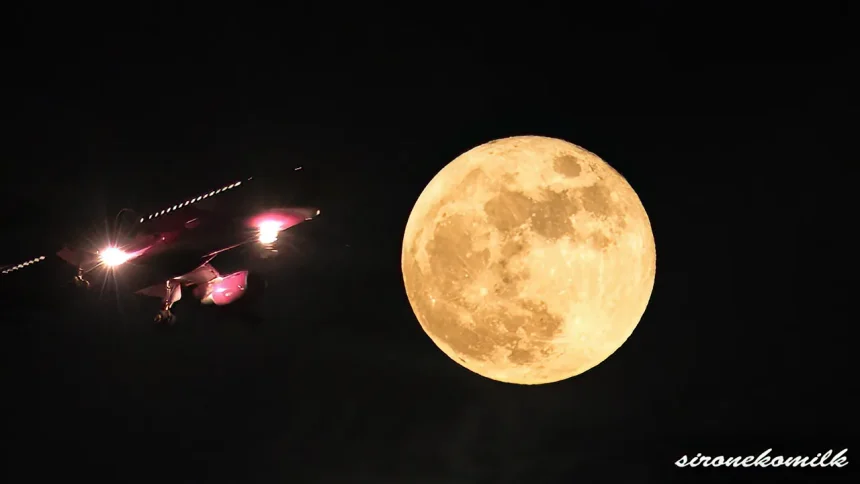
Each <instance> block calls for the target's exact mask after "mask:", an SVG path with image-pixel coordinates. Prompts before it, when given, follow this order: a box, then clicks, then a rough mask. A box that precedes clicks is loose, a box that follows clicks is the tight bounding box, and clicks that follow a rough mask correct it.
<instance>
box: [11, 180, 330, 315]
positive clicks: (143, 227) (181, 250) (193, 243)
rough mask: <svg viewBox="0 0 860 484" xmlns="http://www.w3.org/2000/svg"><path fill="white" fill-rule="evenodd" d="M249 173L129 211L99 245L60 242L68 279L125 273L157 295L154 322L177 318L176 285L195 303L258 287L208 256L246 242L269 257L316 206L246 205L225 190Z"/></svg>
mask: <svg viewBox="0 0 860 484" xmlns="http://www.w3.org/2000/svg"><path fill="white" fill-rule="evenodd" d="M298 169H300V168H297V170H298ZM252 179H253V178H248V179H246V180H244V181H241V180H240V181H234V182H232V183H228V184H226V185H224V186H222V187H219V188H216V189H213V190H210V191H208V192H205V193H201V194H198V195H196V196H194V197H191V198H188V199H185V200H182V201H180V202H178V203H176V204H172V205H170V206H168V207H165V208H164V209H161V210H158V211H154V212H152V213H149V214H147V215H143V216H140V215H136V216H135V219H134V220H133V221H132V222H131V224H130V225H131V226H130V227H127V228H126V229H125V230H122V232H124V233H123V234H120V235H117V236H116V240H112V241H111V240H109V241H108V242H107V243H106V244H104V245H103V246H102V247H99V248H95V247H91V245H92V244H87V243H84V244H78V245H76V246H73V247H69V246H68V245H65V246H63V247H62V248H61V249H60V250H59V251H57V252H56V255H57V257H59V258H60V259H61V260H62V261H65V262H66V263H68V264H70V265H72V266H74V267H75V268H76V269H77V273H76V275H75V276H74V278H73V282H74V285H75V286H76V287H78V288H82V289H88V288H90V287H91V285H92V284H91V277H90V276H91V275H93V274H94V273H98V272H100V271H101V272H104V275H105V276H113V277H114V278H116V277H118V276H120V275H122V276H129V277H124V278H123V279H124V281H126V280H128V279H131V280H132V281H133V282H134V283H136V284H137V286H136V287H140V289H137V290H136V291H135V293H136V294H139V295H143V296H150V297H155V298H159V299H160V300H161V304H160V307H159V310H158V311H157V313H156V314H155V317H154V318H153V321H154V322H155V323H156V324H168V325H173V324H174V323H175V322H176V316H175V315H174V314H173V312H172V311H171V309H172V307H173V305H174V304H176V302H178V301H179V300H180V299H181V297H182V293H183V291H186V292H187V293H190V295H191V296H192V297H193V298H195V299H197V300H199V301H200V302H201V303H202V304H213V305H215V306H225V305H229V304H233V303H235V302H236V301H238V300H240V299H242V298H243V297H244V298H245V299H248V298H249V296H248V294H249V292H254V291H258V293H259V291H260V290H262V288H263V284H264V281H262V280H259V279H256V278H254V277H253V276H254V275H253V274H251V271H250V270H249V269H247V268H244V269H241V270H237V271H233V272H230V273H226V274H224V273H222V272H221V271H219V270H218V269H216V267H215V265H214V264H215V259H216V258H218V257H219V256H220V257H222V258H223V257H224V254H225V253H229V252H236V249H240V248H247V247H249V246H253V249H254V251H253V252H254V253H256V254H257V255H259V256H260V257H271V256H275V255H277V254H278V241H279V238H278V237H279V234H280V233H281V232H283V231H285V230H288V229H290V228H292V227H295V226H296V225H298V224H301V223H303V222H305V221H308V220H312V219H313V218H315V217H316V216H318V215H319V214H320V210H319V209H316V208H308V207H264V208H260V207H248V204H247V203H245V204H243V203H236V202H235V201H231V200H229V198H230V197H225V196H224V195H226V194H228V193H232V192H235V191H237V190H241V188H243V187H245V185H246V184H247V183H248V182H249V181H251V180H252ZM121 213H122V212H121ZM45 260H46V257H45V256H39V257H35V258H33V259H30V260H28V261H26V262H23V263H20V264H14V265H9V266H6V267H2V268H0V272H2V274H12V273H14V272H17V271H20V270H23V269H25V268H27V267H29V266H32V265H34V264H37V263H40V262H43V261H45Z"/></svg>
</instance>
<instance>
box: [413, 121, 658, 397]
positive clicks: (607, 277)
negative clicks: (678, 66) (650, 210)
mask: <svg viewBox="0 0 860 484" xmlns="http://www.w3.org/2000/svg"><path fill="white" fill-rule="evenodd" d="M655 265H656V253H655V248H654V240H653V235H652V233H651V228H650V222H649V220H648V217H647V214H646V212H645V210H644V208H643V207H642V204H641V202H640V201H639V198H638V196H637V195H636V193H635V192H634V191H633V189H632V188H631V187H630V185H629V184H628V183H627V181H626V180H625V179H624V178H623V177H622V176H621V175H620V174H618V173H617V172H616V171H615V170H614V169H612V168H611V167H610V166H609V165H608V164H606V163H605V162H603V160H601V159H600V158H598V157H597V156H596V155H594V154H592V153H590V152H588V151H586V150H584V149H582V148H580V147H578V146H576V145H573V144H570V143H567V142H565V141H562V140H557V139H552V138H543V137H536V136H528V137H516V138H507V139H503V140H496V141H495V142H491V143H488V144H485V145H481V146H479V147H477V148H474V149H473V150H471V151H469V152H467V153H464V154H463V155H461V156H460V157H458V158H457V159H456V160H454V161H453V162H451V163H450V164H449V165H447V166H446V167H445V168H444V169H443V170H442V171H440V172H439V174H437V176H436V177H435V178H434V179H433V180H432V181H431V182H430V183H429V184H428V186H427V187H426V188H425V190H424V192H423V193H422V194H421V196H420V197H419V199H418V201H417V202H416V204H415V207H414V208H413V210H412V213H411V215H410V217H409V221H408V223H407V227H406V232H405V234H404V243H403V251H402V268H403V277H404V283H405V286H406V291H407V295H408V297H409V300H410V303H411V304H412V307H413V310H414V312H415V314H416V316H417V318H418V320H419V322H420V323H421V325H422V327H423V329H424V330H425V332H426V333H427V334H428V335H429V336H430V338H431V339H432V340H433V341H434V342H435V343H436V345H437V346H438V347H439V348H440V349H441V350H442V351H443V352H445V353H446V354H447V355H448V356H450V357H451V358H452V359H454V360H455V361H457V362H459V363H460V364H462V365H463V366H465V367H466V368H468V369H470V370H472V371H474V372H476V373H479V374H481V375H483V376H486V377H488V378H492V379H496V380H500V381H506V382H511V383H523V384H534V383H548V382H552V381H558V380H562V379H565V378H569V377H571V376H574V375H576V374H579V373H582V372H583V371H586V370H588V369H589V368H591V367H593V366H595V365H597V364H599V363H600V362H601V361H603V360H604V359H605V358H607V357H608V356H609V355H610V354H611V353H612V352H614V351H615V350H616V349H617V348H618V347H620V346H621V344H623V342H624V341H625V340H626V339H627V337H628V336H629V335H630V334H631V333H632V331H633V329H634V328H635V326H636V324H637V323H638V321H639V319H640V318H641V316H642V314H643V313H644V311H645V307H646V305H647V302H648V299H649V298H650V294H651V290H652V288H653V283H654V274H655Z"/></svg>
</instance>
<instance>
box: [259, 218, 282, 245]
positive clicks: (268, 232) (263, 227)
mask: <svg viewBox="0 0 860 484" xmlns="http://www.w3.org/2000/svg"><path fill="white" fill-rule="evenodd" d="M281 227H283V225H282V224H281V223H280V222H278V221H275V220H265V221H263V222H260V224H259V225H258V226H257V230H258V235H257V239H258V240H259V241H260V243H261V244H264V245H268V244H274V243H275V241H276V240H278V234H279V233H280V232H281Z"/></svg>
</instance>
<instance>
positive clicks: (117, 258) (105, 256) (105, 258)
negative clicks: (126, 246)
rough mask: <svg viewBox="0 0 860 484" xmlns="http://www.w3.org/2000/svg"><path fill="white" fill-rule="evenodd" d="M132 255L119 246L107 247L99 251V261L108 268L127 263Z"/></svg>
mask: <svg viewBox="0 0 860 484" xmlns="http://www.w3.org/2000/svg"><path fill="white" fill-rule="evenodd" d="M131 257H132V254H129V253H128V252H126V251H124V250H122V249H120V248H118V247H105V248H104V249H102V250H100V251H99V261H100V262H101V263H102V264H103V265H104V266H105V267H107V268H108V269H112V268H114V267H117V266H120V265H122V264H125V263H126V262H128V260H129V259H131Z"/></svg>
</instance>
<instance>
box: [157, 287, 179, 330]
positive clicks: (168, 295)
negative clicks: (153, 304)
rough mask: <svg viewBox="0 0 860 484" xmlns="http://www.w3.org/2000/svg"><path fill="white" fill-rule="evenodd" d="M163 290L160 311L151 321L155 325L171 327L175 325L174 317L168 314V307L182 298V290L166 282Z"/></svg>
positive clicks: (170, 313)
mask: <svg viewBox="0 0 860 484" xmlns="http://www.w3.org/2000/svg"><path fill="white" fill-rule="evenodd" d="M164 289H165V292H164V300H163V301H162V302H161V311H159V312H158V313H157V314H156V315H155V318H153V321H154V322H155V324H168V325H171V326H172V325H173V324H175V323H176V316H175V315H174V314H173V313H172V312H170V307H171V306H173V303H175V302H176V301H178V300H179V298H180V297H182V290H181V288H180V287H179V285H178V284H175V283H173V282H172V281H167V282H166V283H165V287H164Z"/></svg>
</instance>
